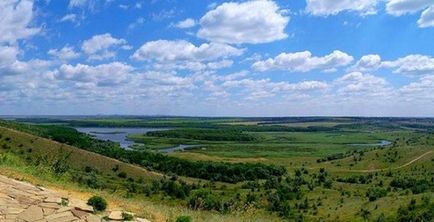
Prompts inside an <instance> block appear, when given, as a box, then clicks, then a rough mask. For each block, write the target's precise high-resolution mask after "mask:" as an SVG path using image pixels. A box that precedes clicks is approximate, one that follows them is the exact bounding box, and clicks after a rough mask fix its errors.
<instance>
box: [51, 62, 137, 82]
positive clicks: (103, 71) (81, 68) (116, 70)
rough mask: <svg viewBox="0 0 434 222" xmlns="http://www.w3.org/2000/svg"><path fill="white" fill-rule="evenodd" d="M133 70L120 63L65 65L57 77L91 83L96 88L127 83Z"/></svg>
mask: <svg viewBox="0 0 434 222" xmlns="http://www.w3.org/2000/svg"><path fill="white" fill-rule="evenodd" d="M133 70H134V68H133V67H131V66H129V65H126V64H124V63H120V62H112V63H108V64H101V65H97V66H89V65H85V64H77V65H75V66H74V65H70V64H63V65H62V66H60V67H59V70H58V72H57V73H56V75H55V76H56V77H57V78H58V79H61V80H70V81H76V82H89V83H94V84H95V85H96V86H113V85H119V84H121V83H125V82H126V81H127V80H128V78H129V76H130V74H131V72H132V71H133Z"/></svg>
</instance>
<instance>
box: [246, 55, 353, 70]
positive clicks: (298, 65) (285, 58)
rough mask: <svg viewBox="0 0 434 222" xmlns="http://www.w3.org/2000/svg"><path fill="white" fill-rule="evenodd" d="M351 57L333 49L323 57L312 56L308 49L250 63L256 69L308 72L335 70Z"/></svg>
mask: <svg viewBox="0 0 434 222" xmlns="http://www.w3.org/2000/svg"><path fill="white" fill-rule="evenodd" d="M352 61H353V57H352V56H350V55H348V54H346V53H344V52H341V51H339V50H335V51H333V52H332V53H330V54H328V55H325V56H323V57H316V56H312V53H311V52H309V51H303V52H295V53H281V54H279V55H278V56H276V57H275V58H269V59H267V60H262V61H257V62H255V63H254V64H253V65H252V68H253V69H254V70H256V71H261V72H264V71H269V70H287V71H290V72H309V71H311V70H315V69H321V70H322V71H324V72H328V71H335V70H336V68H338V67H342V66H346V65H349V64H350V63H351V62H352Z"/></svg>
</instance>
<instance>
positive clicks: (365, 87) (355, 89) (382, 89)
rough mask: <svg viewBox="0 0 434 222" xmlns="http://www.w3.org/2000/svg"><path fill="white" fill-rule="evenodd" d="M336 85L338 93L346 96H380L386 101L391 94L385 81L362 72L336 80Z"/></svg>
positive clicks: (349, 74)
mask: <svg viewBox="0 0 434 222" xmlns="http://www.w3.org/2000/svg"><path fill="white" fill-rule="evenodd" d="M335 84H336V85H337V86H338V90H337V93H338V94H341V95H345V96H351V95H352V96H354V95H360V96H363V97H375V96H378V97H379V98H381V99H384V97H386V96H388V95H389V93H390V92H391V88H390V87H389V84H388V83H387V81H386V80H385V79H383V78H380V77H377V76H374V75H371V74H364V73H361V72H352V73H348V74H346V75H344V76H342V77H340V78H338V79H337V80H335Z"/></svg>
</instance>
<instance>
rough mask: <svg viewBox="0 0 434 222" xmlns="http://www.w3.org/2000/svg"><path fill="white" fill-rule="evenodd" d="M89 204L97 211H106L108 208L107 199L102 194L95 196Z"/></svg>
mask: <svg viewBox="0 0 434 222" xmlns="http://www.w3.org/2000/svg"><path fill="white" fill-rule="evenodd" d="M87 205H90V206H92V207H93V209H94V210H95V211H104V210H105V209H107V201H106V200H105V199H104V198H102V197H100V196H93V197H91V198H90V199H89V200H88V201H87Z"/></svg>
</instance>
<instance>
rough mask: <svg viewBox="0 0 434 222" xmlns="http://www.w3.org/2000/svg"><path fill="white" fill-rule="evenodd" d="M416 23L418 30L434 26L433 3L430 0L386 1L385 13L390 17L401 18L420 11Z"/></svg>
mask: <svg viewBox="0 0 434 222" xmlns="http://www.w3.org/2000/svg"><path fill="white" fill-rule="evenodd" d="M422 10H423V12H422V14H421V16H420V18H419V20H418V21H417V24H418V26H419V27H420V28H427V27H433V26H434V2H433V1H432V0H388V1H387V4H386V11H387V13H388V14H390V15H394V16H401V15H405V14H412V13H416V12H419V11H422Z"/></svg>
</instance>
